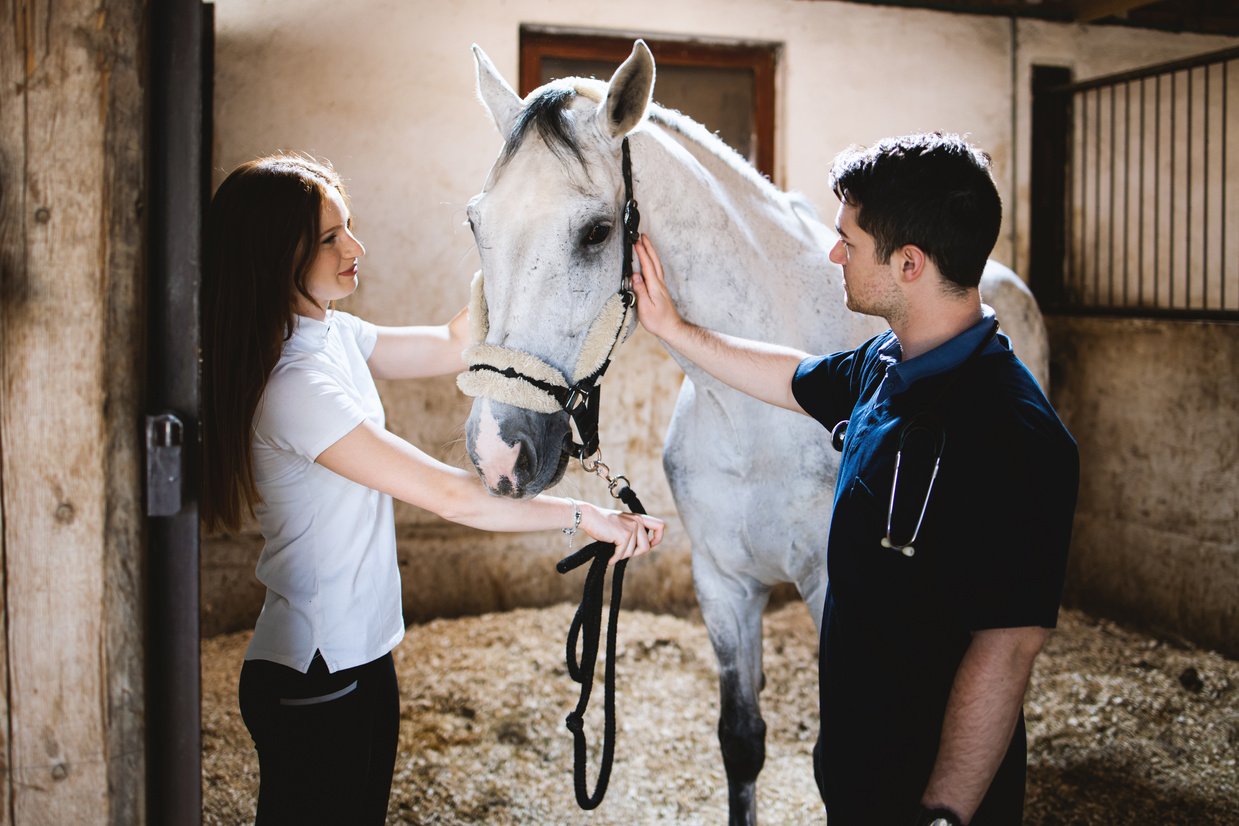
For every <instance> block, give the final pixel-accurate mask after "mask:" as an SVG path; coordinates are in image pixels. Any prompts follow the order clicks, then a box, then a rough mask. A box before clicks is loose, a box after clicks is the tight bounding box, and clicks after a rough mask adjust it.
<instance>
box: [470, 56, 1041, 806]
mask: <svg viewBox="0 0 1239 826" xmlns="http://www.w3.org/2000/svg"><path fill="white" fill-rule="evenodd" d="M474 54H475V57H476V60H477V70H478V89H479V93H480V95H481V97H482V100H483V101H484V103H485V105H486V106H487V108H488V109H489V110H490V113H491V115H492V116H493V118H494V120H495V124H496V125H497V126H498V128H499V131H500V133H501V134H502V135H503V136H504V137H505V139H506V145H505V147H504V149H503V152H502V154H501V155H500V158H499V160H498V161H497V162H496V164H495V166H494V168H493V169H492V170H491V173H490V175H489V177H488V180H487V181H486V184H485V186H484V189H483V191H482V192H481V193H480V194H479V195H477V196H476V197H475V198H474V199H473V200H472V201H471V203H470V205H469V208H468V215H469V219H470V222H471V224H472V227H473V232H474V236H475V239H476V242H477V246H478V250H479V252H480V253H481V260H482V273H484V276H485V280H484V282H482V283H480V284H477V286H479V287H480V290H479V291H477V292H478V294H477V295H475V302H474V307H475V312H476V311H477V309H478V308H479V307H483V306H484V307H486V308H488V321H489V325H488V326H486V325H478V326H477V327H476V329H475V333H476V335H477V336H479V337H481V338H484V342H485V343H484V346H483V349H486V348H489V349H490V351H491V352H492V353H495V352H499V351H503V352H505V353H507V354H508V356H506V357H505V358H508V359H509V360H511V359H515V360H518V361H519V360H522V359H524V360H525V361H526V362H527V363H528V364H533V365H535V366H534V367H533V368H530V369H532V370H533V371H534V372H539V371H541V373H546V374H554V373H556V372H558V373H562V374H563V375H564V376H566V377H567V382H566V383H568V384H571V382H572V381H573V380H574V372H578V371H579V370H580V365H581V363H583V362H590V363H595V362H597V361H599V358H598V357H597V356H596V354H595V355H594V356H588V357H586V356H583V355H582V350H583V349H586V350H588V349H590V348H591V347H592V348H594V349H597V342H596V341H594V339H596V338H597V336H596V335H595V336H590V335H587V333H588V332H589V331H590V329H591V326H593V327H597V326H598V325H595V324H593V322H594V320H595V319H596V318H598V317H600V316H602V317H605V316H606V312H605V308H606V307H607V306H608V302H609V301H610V302H612V303H613V297H614V295H615V294H616V291H617V289H618V288H619V282H620V270H621V251H622V246H621V245H622V244H623V232H622V215H621V210H622V207H623V204H624V186H623V182H622V177H621V170H620V165H621V143H622V141H623V139H624V138H625V137H627V138H628V140H629V142H630V146H631V155H632V170H633V182H634V189H635V193H634V194H635V197H636V198H637V199H638V200H639V202H640V209H641V212H642V220H643V227H648V228H651V230H652V231H651V235H652V236H653V237H655V238H656V239H657V241H658V247H659V252H660V254H661V256H662V258H663V261H664V262H665V264H666V272H667V280H668V288H669V289H670V291H671V293H672V296H673V298H674V299H675V302H676V304H677V306H678V307H679V309H680V311H681V313H682V314H683V315H684V317H685V318H686V319H688V320H690V321H692V322H694V323H696V324H699V325H703V326H706V327H710V328H713V329H715V330H719V331H722V332H726V333H731V334H734V335H739V336H744V337H747V338H754V339H760V340H766V341H776V342H779V343H783V344H788V345H792V346H794V347H799V348H801V349H804V350H806V351H808V352H811V353H827V352H833V351H837V350H842V349H845V348H849V347H854V346H856V345H857V344H859V343H860V342H861V341H862V340H864V339H865V338H866V337H868V336H870V335H872V334H874V333H875V332H877V331H878V330H879V329H881V325H880V323H875V320H874V319H871V318H864V317H861V316H857V315H855V314H853V313H851V312H850V311H848V310H847V309H846V308H845V307H844V302H843V286H842V273H841V271H840V269H839V268H838V267H837V266H835V265H833V264H831V263H829V261H828V260H827V251H828V250H829V249H830V247H831V246H832V245H833V244H834V242H835V234H834V232H833V230H832V229H830V228H828V227H826V226H825V225H823V224H822V223H820V222H819V221H818V220H817V219H816V217H815V216H814V213H813V210H812V208H811V207H809V206H808V205H807V204H806V203H805V202H804V201H803V200H801V199H798V198H797V197H795V196H792V195H788V194H786V193H784V192H781V191H779V190H778V189H776V188H775V187H774V186H773V185H771V184H770V182H769V181H767V180H766V179H765V178H763V177H762V176H761V175H759V174H758V173H757V172H756V171H755V170H754V169H753V168H752V167H751V166H749V165H748V163H747V162H745V161H744V160H743V159H742V158H741V157H740V156H739V155H738V154H737V153H736V152H735V151H733V150H732V149H730V148H729V147H727V146H726V145H724V144H723V143H722V142H721V141H720V140H719V139H718V138H717V137H715V136H714V135H712V134H710V133H709V132H707V131H706V130H705V129H704V128H703V127H702V126H700V125H699V124H697V123H695V122H693V121H692V120H690V119H689V118H687V117H685V116H683V115H681V114H679V113H677V112H673V111H669V110H666V109H663V108H661V107H659V106H657V105H655V104H652V103H651V100H650V97H651V93H652V91H653V85H654V60H653V57H652V56H651V54H650V52H649V50H648V49H647V48H646V46H645V44H644V43H642V42H641V41H637V43H636V44H635V45H634V48H633V52H632V54H631V56H629V58H628V59H627V60H625V61H624V63H623V64H622V65H621V66H620V67H619V69H618V70H617V71H616V72H615V74H614V76H612V78H611V80H610V82H609V83H601V82H599V81H596V80H584V79H579V78H573V79H566V80H559V81H555V82H553V83H550V84H548V85H546V86H543V87H542V88H540V89H538V90H536V91H534V92H533V93H531V94H530V95H529V97H528V98H527V99H525V100H524V101H522V100H521V99H520V98H519V97H518V96H517V95H516V93H515V92H514V91H513V90H512V88H511V87H510V86H509V85H508V83H507V82H506V81H505V80H504V79H503V78H502V77H501V76H500V74H499V73H498V71H497V70H496V69H495V67H494V65H493V64H492V63H491V62H490V60H489V59H488V58H487V57H486V55H485V54H484V53H483V52H482V51H481V50H480V49H478V48H477V47H476V46H475V47H474ZM982 290H983V293H984V296H985V299H986V301H987V302H988V303H990V304H991V305H993V306H994V307H995V309H996V310H997V312H998V315H999V318H1000V319H1001V321H1002V324H1003V328H1004V330H1005V331H1006V332H1007V333H1008V334H1009V335H1010V336H1011V338H1012V340H1013V341H1014V342H1015V343H1016V346H1017V351H1018V352H1019V353H1020V355H1021V357H1022V358H1023V359H1024V361H1025V363H1026V364H1028V365H1029V366H1030V369H1032V370H1033V372H1034V374H1035V375H1036V376H1037V378H1038V380H1039V381H1041V383H1042V386H1043V387H1044V386H1045V362H1046V355H1047V352H1048V351H1047V346H1046V338H1045V330H1044V326H1043V325H1042V323H1041V316H1040V313H1039V312H1038V311H1037V307H1036V303H1035V301H1034V300H1033V298H1032V296H1031V294H1030V293H1029V292H1028V290H1027V289H1026V288H1025V287H1024V286H1023V283H1022V282H1021V281H1020V280H1019V279H1018V278H1017V277H1016V276H1015V275H1014V274H1012V273H1011V272H1010V271H1009V270H1005V268H1002V267H999V266H997V265H992V266H991V267H989V268H987V274H986V278H985V279H984V280H983V281H982ZM476 321H477V319H475V322H476ZM609 323H610V324H611V327H610V329H612V330H613V329H614V328H615V325H614V322H609ZM604 326H605V325H604ZM619 326H621V327H623V326H624V323H623V322H621V323H620V325H619ZM622 333H623V330H621V335H622ZM607 345H608V346H609V340H608V341H607ZM603 349H604V350H605V349H607V347H605V346H604V348H603ZM526 355H528V356H529V358H528V359H525V356H526ZM672 355H673V356H674V357H676V359H677V361H678V362H679V364H680V366H681V367H682V368H683V370H684V372H685V374H686V377H685V380H684V383H683V385H682V387H681V389H680V396H679V401H678V403H677V405H676V408H675V413H674V415H673V417H672V419H671V423H670V426H669V428H668V430H667V437H666V444H665V450H664V453H663V461H664V467H665V469H666V473H667V479H668V481H669V482H670V486H671V491H672V494H673V495H674V497H675V502H676V507H677V509H678V510H679V514H680V517H681V519H682V520H683V523H684V526H685V529H686V530H687V532H688V534H689V537H690V539H691V542H692V559H693V583H694V585H695V588H696V592H697V598H698V600H699V602H700V605H701V611H702V614H703V616H704V618H705V624H706V627H707V629H708V631H709V635H710V640H711V642H712V643H713V646H714V651H715V653H716V655H717V657H718V664H719V682H720V686H719V688H720V693H721V719H720V720H719V729H718V731H719V740H720V742H721V746H722V752H723V762H724V765H725V767H726V771H727V779H728V787H729V806H730V812H731V816H730V821H731V822H732V823H755V822H756V810H755V804H756V780H757V775H758V773H759V772H760V770H761V767H762V763H763V761H764V759H765V723H764V722H763V721H762V717H761V713H760V709H759V704H758V694H759V692H760V691H761V688H762V684H763V675H762V644H761V643H762V637H761V626H762V610H763V609H764V607H765V605H766V602H767V599H768V597H769V594H770V590H771V588H772V587H773V586H774V585H776V584H778V583H781V582H791V583H794V584H795V586H796V587H797V589H798V590H799V592H800V595H801V597H802V598H803V599H804V601H805V603H806V604H807V605H808V608H809V611H810V612H811V614H812V616H813V619H814V622H816V623H817V624H818V628H819V631H820V628H821V614H822V608H823V601H824V598H825V594H826V561H825V549H826V534H827V530H828V527H829V525H828V523H829V518H830V510H831V501H832V495H833V494H832V490H833V487H834V482H835V477H836V474H837V472H838V466H839V454H837V453H836V452H835V451H834V450H833V449H832V448H831V447H830V439H829V434H828V433H827V432H826V431H825V430H824V429H823V428H822V427H821V425H819V424H818V423H817V422H815V421H813V420H811V419H809V418H807V417H804V416H798V415H796V414H794V413H790V412H788V411H786V410H782V409H779V408H776V407H773V406H770V405H766V404H763V403H761V402H758V401H755V400H753V399H751V398H749V397H747V396H744V395H742V394H740V393H738V392H736V391H733V390H731V389H729V388H728V387H726V386H724V385H723V384H721V383H719V382H718V381H716V380H714V379H712V378H711V377H709V376H708V375H706V374H705V373H703V372H702V371H701V370H699V369H698V368H696V367H695V366H693V365H692V364H691V363H688V362H687V361H685V360H683V359H681V358H679V356H678V355H677V354H675V353H674V352H673V353H672ZM528 364H527V365H526V366H528ZM550 368H553V370H552V369H550ZM519 369H520V368H519V366H518V371H519ZM526 374H528V371H526ZM547 378H548V380H549V379H555V378H556V376H554V375H548V376H547ZM462 387H464V384H463V383H462ZM466 391H467V392H472V393H474V394H479V392H480V391H479V388H477V387H473V388H466ZM498 397H503V394H499V396H498ZM510 400H511V399H509V401H510ZM553 407H554V406H553V405H552V406H551V407H549V408H547V409H553ZM604 415H605V412H604ZM568 434H569V425H568V418H567V415H566V414H565V413H564V412H562V411H560V410H555V411H554V412H536V411H534V410H529V409H524V408H522V407H516V406H514V405H512V404H505V403H502V402H500V401H496V400H495V398H483V397H479V398H477V399H476V400H475V401H474V404H473V408H472V411H471V413H470V415H469V418H468V421H467V423H466V442H467V447H468V450H469V455H470V458H471V459H472V460H473V462H474V464H475V466H476V467H477V469H478V473H479V475H480V476H481V477H482V479H483V481H484V482H485V484H486V485H487V486H488V487H489V488H490V490H491V491H492V492H494V493H496V494H500V495H506V496H516V497H520V496H532V495H534V494H536V493H537V492H539V491H541V490H543V489H545V488H547V487H549V486H551V485H554V484H555V483H557V482H558V481H559V480H560V478H561V477H562V475H563V472H564V469H565V467H566V464H567V458H568V457H567V454H566V453H565V452H564V444H565V439H566V438H567V436H568Z"/></svg>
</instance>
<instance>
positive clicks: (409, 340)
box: [366, 308, 469, 379]
mask: <svg viewBox="0 0 1239 826" xmlns="http://www.w3.org/2000/svg"><path fill="white" fill-rule="evenodd" d="M378 332H379V336H378V341H377V342H375V345H374V350H373V351H372V352H371V353H370V358H369V359H367V361H366V364H368V365H369V367H370V372H371V374H373V376H374V377H375V378H376V379H421V378H427V377H429V376H442V375H444V374H447V373H459V372H460V371H461V370H464V369H465V363H464V361H463V360H462V359H461V357H460V354H461V353H462V352H463V351H464V349H465V348H466V347H468V346H469V312H468V308H465V309H462V310H461V311H460V312H458V313H457V314H456V315H455V316H454V317H453V318H452V320H451V321H449V322H448V323H446V324H436V325H433V326H427V327H379V328H378Z"/></svg>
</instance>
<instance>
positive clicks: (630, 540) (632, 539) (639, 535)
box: [579, 502, 666, 564]
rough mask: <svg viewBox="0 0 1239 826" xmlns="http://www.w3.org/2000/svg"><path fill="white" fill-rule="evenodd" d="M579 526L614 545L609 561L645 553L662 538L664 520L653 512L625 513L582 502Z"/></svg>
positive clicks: (594, 537) (593, 537)
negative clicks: (650, 514)
mask: <svg viewBox="0 0 1239 826" xmlns="http://www.w3.org/2000/svg"><path fill="white" fill-rule="evenodd" d="M579 507H580V509H581V530H583V531H585V533H587V534H589V535H590V537H591V538H592V539H595V540H597V541H598V542H609V543H611V544H613V545H614V546H615V554H614V555H613V556H612V557H611V564H614V563H616V562H618V561H620V560H621V559H631V558H632V557H634V556H640V555H641V554H644V553H648V552H649V550H650V548H653V547H655V546H656V545H657V544H658V543H659V542H662V540H663V528H664V527H665V526H666V523H665V522H663V520H661V519H659V518H658V517H656V516H646V515H644V514H639V513H624V512H623V511H613V510H610V509H608V508H599V507H597V506H596V505H591V504H590V503H588V502H581V503H580V505H579Z"/></svg>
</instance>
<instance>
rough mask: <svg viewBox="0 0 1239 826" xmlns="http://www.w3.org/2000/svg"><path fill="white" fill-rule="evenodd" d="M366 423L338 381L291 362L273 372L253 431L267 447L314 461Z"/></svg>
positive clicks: (320, 372)
mask: <svg viewBox="0 0 1239 826" xmlns="http://www.w3.org/2000/svg"><path fill="white" fill-rule="evenodd" d="M365 419H366V414H365V411H363V410H362V408H361V406H360V405H359V404H358V403H357V401H356V399H354V398H353V397H352V396H351V395H350V394H349V393H348V392H347V391H346V390H345V389H344V388H343V387H342V386H341V385H340V382H339V381H338V380H336V379H335V378H333V377H332V376H331V375H330V374H329V373H327V372H326V371H324V370H319V369H315V368H313V367H308V366H305V365H301V364H297V363H293V364H288V365H280V366H279V367H277V368H276V370H275V371H274V372H272V374H271V378H270V379H269V380H268V381H267V386H266V388H265V389H264V391H263V397H262V401H261V402H260V404H259V407H258V414H257V416H256V417H255V423H254V430H255V434H256V436H257V437H258V438H260V439H263V440H264V441H266V442H267V443H268V444H270V445H273V446H274V447H277V448H279V449H281V450H288V451H291V452H293V453H297V454H299V455H301V456H304V457H306V458H307V459H309V460H310V461H314V460H315V459H317V458H318V455H319V454H320V453H322V452H323V451H324V450H326V449H327V448H329V447H331V446H332V445H333V444H335V443H336V442H338V441H339V440H340V439H342V438H343V437H344V436H346V435H347V434H348V433H350V432H352V430H353V429H354V428H356V427H357V426H358V425H359V424H361V423H362V422H363V421H364V420H365Z"/></svg>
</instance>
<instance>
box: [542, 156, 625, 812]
mask: <svg viewBox="0 0 1239 826" xmlns="http://www.w3.org/2000/svg"><path fill="white" fill-rule="evenodd" d="M621 157H622V159H621V166H620V170H621V172H622V173H623V176H624V216H623V217H624V241H623V247H624V250H623V255H624V258H623V272H622V274H621V278H620V293H621V294H623V295H624V302H625V306H626V307H631V306H632V302H633V301H635V298H634V296H633V293H632V245H633V244H635V243H637V238H638V237H639V233H640V228H641V213H640V211H639V210H638V209H637V202H636V200H635V199H634V198H633V197H632V158H631V156H630V155H629V152H628V138H624V141H623V143H622V144H621ZM610 364H611V362H610V360H609V359H608V360H607V361H606V362H604V363H603V365H602V367H600V368H599V369H598V372H596V373H594V374H593V375H592V376H589V377H587V378H585V379H582V380H581V381H580V382H577V384H575V385H573V386H572V387H570V388H568V391H567V397H566V400H565V401H564V402H562V403H563V406H564V409H565V410H566V411H568V415H569V416H570V417H571V418H572V421H573V423H574V424H576V429H577V435H578V436H580V438H581V443H580V444H575V443H574V444H572V451H571V452H572V455H574V456H576V457H577V458H578V459H580V460H581V464H582V465H584V466H585V467H586V469H587V470H592V471H593V472H598V471H604V469H605V468H606V465H604V464H602V462H601V461H598V462H595V463H594V466H593V468H590V467H589V466H588V465H587V464H586V462H587V461H588V460H589V459H590V458H591V457H592V456H594V455H595V454H596V453H597V452H598V409H599V390H600V388H599V386H598V382H599V381H600V380H601V379H602V375H603V373H605V372H606V370H607V367H608V366H609V365H610ZM556 398H558V396H556ZM600 475H601V474H600ZM606 479H607V481H608V482H610V484H611V494H612V495H613V496H614V497H615V498H616V499H619V500H620V501H622V502H623V503H624V504H625V505H627V506H628V509H629V510H630V511H632V512H633V513H639V514H644V513H645V507H644V506H643V505H642V504H641V500H640V499H638V498H637V494H636V493H634V492H633V490H632V488H631V487H629V486H628V484H627V482H628V480H627V479H625V478H624V477H623V476H618V477H616V478H615V479H612V478H611V477H610V476H609V475H608V476H607V477H606ZM620 480H623V484H619V483H620ZM617 486H618V487H619V492H616V490H615V488H616V487H617ZM614 554H615V546H614V545H612V544H610V543H608V542H591V543H590V544H588V545H586V546H585V547H584V548H581V549H580V550H579V551H576V552H575V553H573V554H571V555H569V556H567V557H565V558H563V559H561V560H560V561H559V563H558V564H557V565H556V566H555V570H557V571H559V573H561V574H566V573H568V572H569V571H573V570H576V569H577V568H579V567H581V566H582V565H584V564H585V563H586V562H589V563H590V566H589V571H588V572H587V573H586V574H585V586H584V589H583V590H582V593H581V604H580V605H579V606H578V607H577V610H576V615H575V616H574V617H573V618H572V625H571V626H569V628H568V645H567V655H566V660H567V663H568V675H569V676H570V677H572V679H573V681H574V682H576V683H579V684H580V686H581V698H580V699H579V700H578V701H577V704H576V708H575V709H574V710H573V711H572V713H571V714H569V715H568V718H567V720H566V721H565V723H566V725H567V726H568V730H569V731H571V732H572V742H573V765H572V779H573V789H574V790H575V792H576V802H577V805H578V806H580V807H581V808H582V809H585V810H590V809H596V808H598V805H599V804H600V803H602V798H603V797H605V796H606V793H607V784H608V783H609V782H610V780H611V763H612V759H613V758H614V756H615V641H616V635H617V632H618V630H619V610H620V599H621V597H622V596H623V593H624V569H625V568H627V567H628V560H626V559H622V560H620V561H619V562H617V563H615V572H614V573H613V574H612V576H611V609H610V613H609V614H608V616H607V648H606V671H605V673H604V676H603V695H602V696H603V700H602V708H603V730H602V763H601V764H600V765H599V767H598V783H597V784H596V785H595V786H594V793H593V794H592V795H591V794H590V793H589V788H588V784H587V783H586V778H585V770H586V757H587V753H586V742H585V709H586V708H587V707H588V706H589V697H590V694H592V693H593V690H594V667H595V666H596V665H597V662H598V640H599V637H601V636H602V595H603V591H604V590H605V588H606V579H607V563H608V562H609V561H610V560H611V557H612V556H613V555H614ZM582 635H584V636H582ZM578 646H579V647H580V649H581V653H580V657H578V656H577V648H578Z"/></svg>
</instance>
